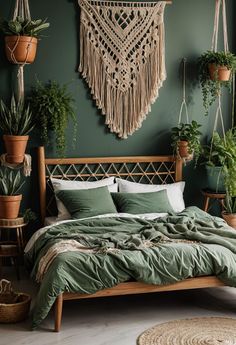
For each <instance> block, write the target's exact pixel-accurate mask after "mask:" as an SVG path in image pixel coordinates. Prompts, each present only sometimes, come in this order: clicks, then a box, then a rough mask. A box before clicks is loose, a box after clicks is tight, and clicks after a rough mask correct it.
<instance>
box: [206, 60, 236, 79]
mask: <svg viewBox="0 0 236 345" xmlns="http://www.w3.org/2000/svg"><path fill="white" fill-rule="evenodd" d="M208 69H209V74H210V78H211V80H213V81H223V82H224V81H229V80H230V79H231V73H232V69H229V68H228V67H227V66H219V65H216V64H215V63H210V64H209V65H208Z"/></svg>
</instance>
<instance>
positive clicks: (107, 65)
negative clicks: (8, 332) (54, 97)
mask: <svg viewBox="0 0 236 345" xmlns="http://www.w3.org/2000/svg"><path fill="white" fill-rule="evenodd" d="M78 1H79V5H80V8H81V17H80V65H79V71H80V72H81V74H82V76H83V78H84V79H85V80H86V82H87V83H88V85H89V87H90V89H91V94H92V95H93V98H94V100H95V101H96V105H97V107H98V108H99V109H101V112H102V114H103V115H105V124H106V125H108V127H109V128H110V131H111V132H114V133H117V134H118V136H119V137H120V138H124V139H125V138H127V137H128V135H132V134H133V133H134V132H135V131H136V130H137V129H139V128H140V127H141V126H142V122H143V120H144V119H145V118H146V116H147V114H148V113H149V112H150V110H151V104H153V103H154V102H155V101H156V99H157V97H158V93H159V89H160V88H161V86H162V84H163V81H164V80H165V79H166V69H165V47H164V41H165V39H164V9H165V5H166V3H170V1H158V2H131V1H116V0H112V1H109V0H108V1H100V0H78Z"/></svg>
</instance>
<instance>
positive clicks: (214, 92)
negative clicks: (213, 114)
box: [198, 51, 236, 115]
mask: <svg viewBox="0 0 236 345" xmlns="http://www.w3.org/2000/svg"><path fill="white" fill-rule="evenodd" d="M198 65H199V80H200V84H201V88H202V95H203V106H204V108H205V111H206V112H205V114H206V115H208V109H209V107H210V106H211V105H212V104H213V103H214V102H215V100H216V99H217V97H218V95H219V93H220V90H221V87H222V86H225V87H227V88H228V89H229V90H230V88H231V81H232V75H233V73H234V72H235V70H236V56H235V55H234V54H232V53H230V52H213V51H207V52H205V53H204V54H202V55H201V56H200V57H199V59H198Z"/></svg>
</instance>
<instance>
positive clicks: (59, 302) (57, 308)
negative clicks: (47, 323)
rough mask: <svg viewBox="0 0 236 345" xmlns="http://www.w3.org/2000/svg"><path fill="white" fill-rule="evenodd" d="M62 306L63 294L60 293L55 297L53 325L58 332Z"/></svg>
mask: <svg viewBox="0 0 236 345" xmlns="http://www.w3.org/2000/svg"><path fill="white" fill-rule="evenodd" d="M62 308H63V295H62V293H61V294H60V295H59V296H57V299H56V301H55V326H54V331H55V332H60V329H61V318H62Z"/></svg>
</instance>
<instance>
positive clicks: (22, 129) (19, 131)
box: [0, 95, 37, 135]
mask: <svg viewBox="0 0 236 345" xmlns="http://www.w3.org/2000/svg"><path fill="white" fill-rule="evenodd" d="M36 115H37V113H35V114H33V113H32V111H31V110H30V107H29V105H27V106H25V105H24V103H23V102H22V101H18V102H16V100H15V97H14V95H13V96H12V98H11V103H10V106H9V107H8V106H7V105H6V104H5V103H4V102H3V100H1V101H0V129H1V130H2V131H3V133H4V134H7V135H28V134H29V133H30V132H31V131H32V130H33V128H34V126H35V124H36V118H35V116H36Z"/></svg>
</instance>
